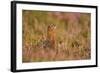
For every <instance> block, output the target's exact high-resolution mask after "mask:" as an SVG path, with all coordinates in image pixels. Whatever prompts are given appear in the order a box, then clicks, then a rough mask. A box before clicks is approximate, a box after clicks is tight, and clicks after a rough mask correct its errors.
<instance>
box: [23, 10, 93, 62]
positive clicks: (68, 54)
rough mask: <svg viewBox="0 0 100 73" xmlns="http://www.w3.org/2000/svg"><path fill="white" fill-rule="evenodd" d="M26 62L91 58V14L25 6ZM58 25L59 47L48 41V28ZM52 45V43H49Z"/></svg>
mask: <svg viewBox="0 0 100 73" xmlns="http://www.w3.org/2000/svg"><path fill="white" fill-rule="evenodd" d="M22 14H23V15H22V19H23V21H22V24H23V30H22V31H23V36H22V38H23V39H22V41H23V48H22V50H23V51H22V58H23V59H22V61H23V62H44V61H64V60H83V59H90V58H91V44H90V42H91V31H90V30H91V28H90V27H91V23H90V22H91V21H90V19H91V15H90V14H89V13H75V12H73V13H72V12H47V11H32V10H23V12H22ZM50 24H54V25H55V26H56V32H55V34H56V36H55V42H56V45H55V47H56V48H52V47H50V46H52V45H50V43H48V41H47V33H48V31H47V28H48V26H49V25H50ZM48 45H50V46H48Z"/></svg>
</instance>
